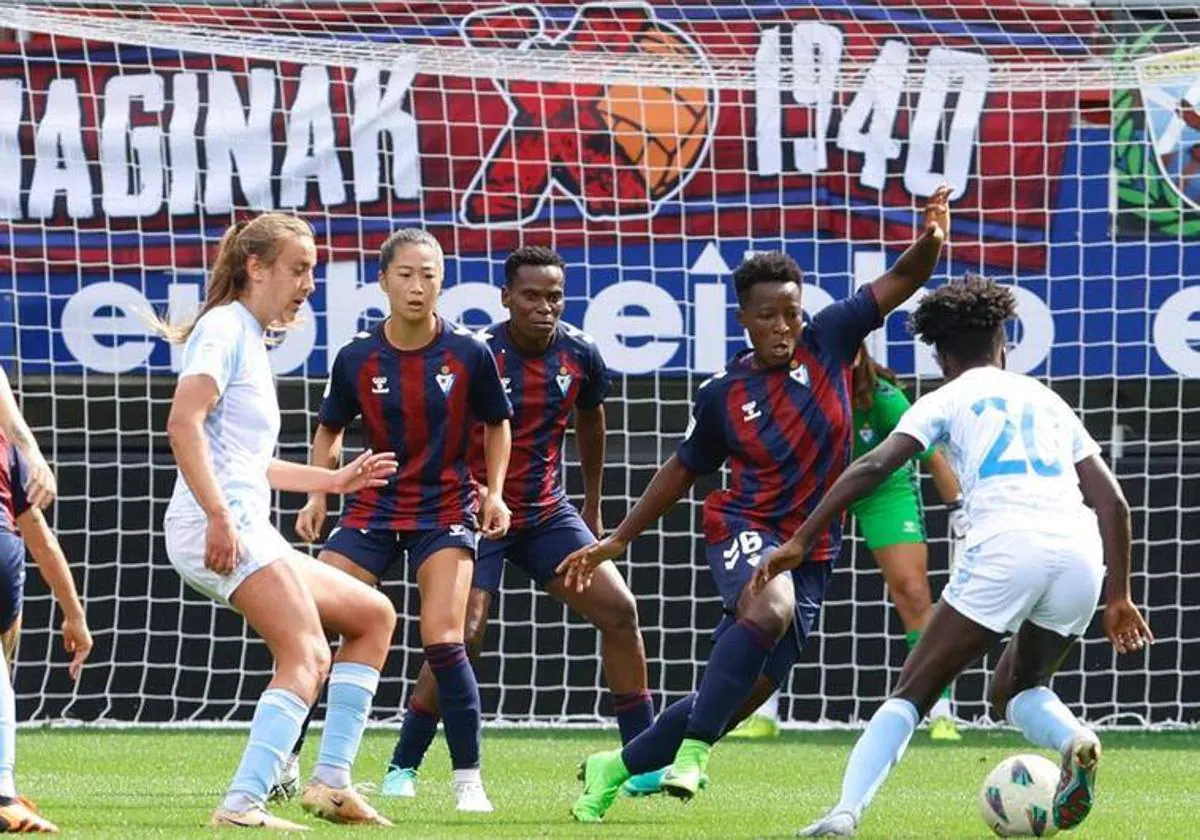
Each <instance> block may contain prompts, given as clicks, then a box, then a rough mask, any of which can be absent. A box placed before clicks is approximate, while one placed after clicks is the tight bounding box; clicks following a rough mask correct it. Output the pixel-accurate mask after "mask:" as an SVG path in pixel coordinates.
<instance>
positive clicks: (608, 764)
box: [571, 750, 629, 823]
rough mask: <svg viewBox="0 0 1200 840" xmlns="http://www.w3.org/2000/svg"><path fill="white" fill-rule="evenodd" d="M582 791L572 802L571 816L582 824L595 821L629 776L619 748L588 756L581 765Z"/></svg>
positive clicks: (611, 801) (597, 820)
mask: <svg viewBox="0 0 1200 840" xmlns="http://www.w3.org/2000/svg"><path fill="white" fill-rule="evenodd" d="M580 770H581V771H582V778H583V793H581V794H580V795H579V798H578V799H576V800H575V803H574V804H573V805H571V816H573V817H574V818H575V819H576V820H577V821H578V822H581V823H598V822H602V821H603V820H604V814H605V813H606V812H607V811H608V809H609V808H611V807H612V804H613V801H614V800H615V799H616V798H617V794H618V793H619V792H620V790H621V785H623V784H625V782H626V780H627V779H628V778H629V770H627V769H626V767H625V762H624V761H622V760H621V751H620V750H610V751H609V752H600V753H595V754H593V755H589V756H588V757H587V760H586V761H584V763H583V766H582V767H581V768H580Z"/></svg>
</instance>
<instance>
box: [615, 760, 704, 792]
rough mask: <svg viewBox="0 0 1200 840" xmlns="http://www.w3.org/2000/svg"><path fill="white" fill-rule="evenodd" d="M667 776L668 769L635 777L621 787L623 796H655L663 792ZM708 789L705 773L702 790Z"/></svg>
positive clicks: (701, 779) (702, 778)
mask: <svg viewBox="0 0 1200 840" xmlns="http://www.w3.org/2000/svg"><path fill="white" fill-rule="evenodd" d="M666 774H667V768H666V767H664V768H662V769H661V770H651V771H650V772H649V773H641V774H639V775H637V776H633V777H632V778H630V779H629V781H627V782H626V783H625V784H623V785H621V795H622V796H635V797H636V796H654V795H656V794H659V793H662V792H663V787H662V780H663V776H665V775H666ZM707 788H708V774H707V773H705V774H704V775H703V776H701V777H700V790H705V789H707Z"/></svg>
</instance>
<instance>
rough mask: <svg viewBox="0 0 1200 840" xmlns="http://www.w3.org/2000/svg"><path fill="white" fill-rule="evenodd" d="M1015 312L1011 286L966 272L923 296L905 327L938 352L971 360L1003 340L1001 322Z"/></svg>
mask: <svg viewBox="0 0 1200 840" xmlns="http://www.w3.org/2000/svg"><path fill="white" fill-rule="evenodd" d="M1016 315H1017V299H1016V298H1015V297H1014V296H1013V293H1012V290H1011V289H1009V288H1008V287H1007V286H1001V285H1000V284H998V283H997V282H996V281H994V280H989V279H987V278H986V277H980V276H979V275H977V274H968V275H966V276H965V277H963V278H962V279H961V280H954V281H951V282H950V283H947V284H946V285H945V286H942V287H941V288H940V289H936V290H934V291H932V292H930V293H929V294H927V295H926V296H925V297H923V298H922V299H921V302H920V303H919V304H917V308H916V309H915V310H914V311H913V313H912V316H911V317H910V318H909V321H908V327H909V330H911V331H912V334H913V335H915V336H916V337H917V338H919V339H920V340H921V341H923V342H925V343H926V344H932V345H933V346H934V347H935V348H936V349H937V351H938V352H939V353H942V354H946V355H950V356H953V357H954V358H956V359H962V360H972V361H974V360H979V359H986V358H987V357H988V356H989V355H990V354H991V353H992V351H993V350H994V349H995V347H996V345H997V343H998V342H1002V341H1003V340H1004V325H1005V323H1007V322H1008V321H1010V320H1012V319H1013V318H1015V317H1016Z"/></svg>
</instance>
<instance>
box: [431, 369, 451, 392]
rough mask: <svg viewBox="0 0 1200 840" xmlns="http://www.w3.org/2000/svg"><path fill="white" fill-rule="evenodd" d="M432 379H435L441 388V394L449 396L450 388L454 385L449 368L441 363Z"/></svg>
mask: <svg viewBox="0 0 1200 840" xmlns="http://www.w3.org/2000/svg"><path fill="white" fill-rule="evenodd" d="M434 379H435V380H437V384H438V387H439V388H441V389H442V395H443V396H449V395H450V389H451V388H453V387H454V374H453V373H451V372H450V368H448V367H446V366H445V365H442V369H441V371H440V372H439V373H438V375H437V376H435V377H434Z"/></svg>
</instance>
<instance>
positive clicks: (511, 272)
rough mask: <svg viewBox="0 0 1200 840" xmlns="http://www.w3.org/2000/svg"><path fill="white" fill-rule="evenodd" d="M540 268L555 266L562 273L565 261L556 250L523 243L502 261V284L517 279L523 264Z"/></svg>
mask: <svg viewBox="0 0 1200 840" xmlns="http://www.w3.org/2000/svg"><path fill="white" fill-rule="evenodd" d="M527 265H528V266H532V267H535V268H541V267H543V266H549V267H553V268H557V269H559V270H560V271H562V272H563V273H564V274H565V273H566V270H567V262H566V260H564V259H563V258H562V257H561V256H560V255H559V253H558V252H557V251H555V250H553V249H551V248H544V247H542V246H541V245H523V246H522V247H520V248H518V249H517V250H515V251H513V252H512V253H511V254H509V255H508V259H506V260H505V261H504V285H506V286H511V285H512V284H513V283H514V282H515V281H516V279H517V272H519V271H520V270H521V269H522V268H524V267H525V266H527Z"/></svg>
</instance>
